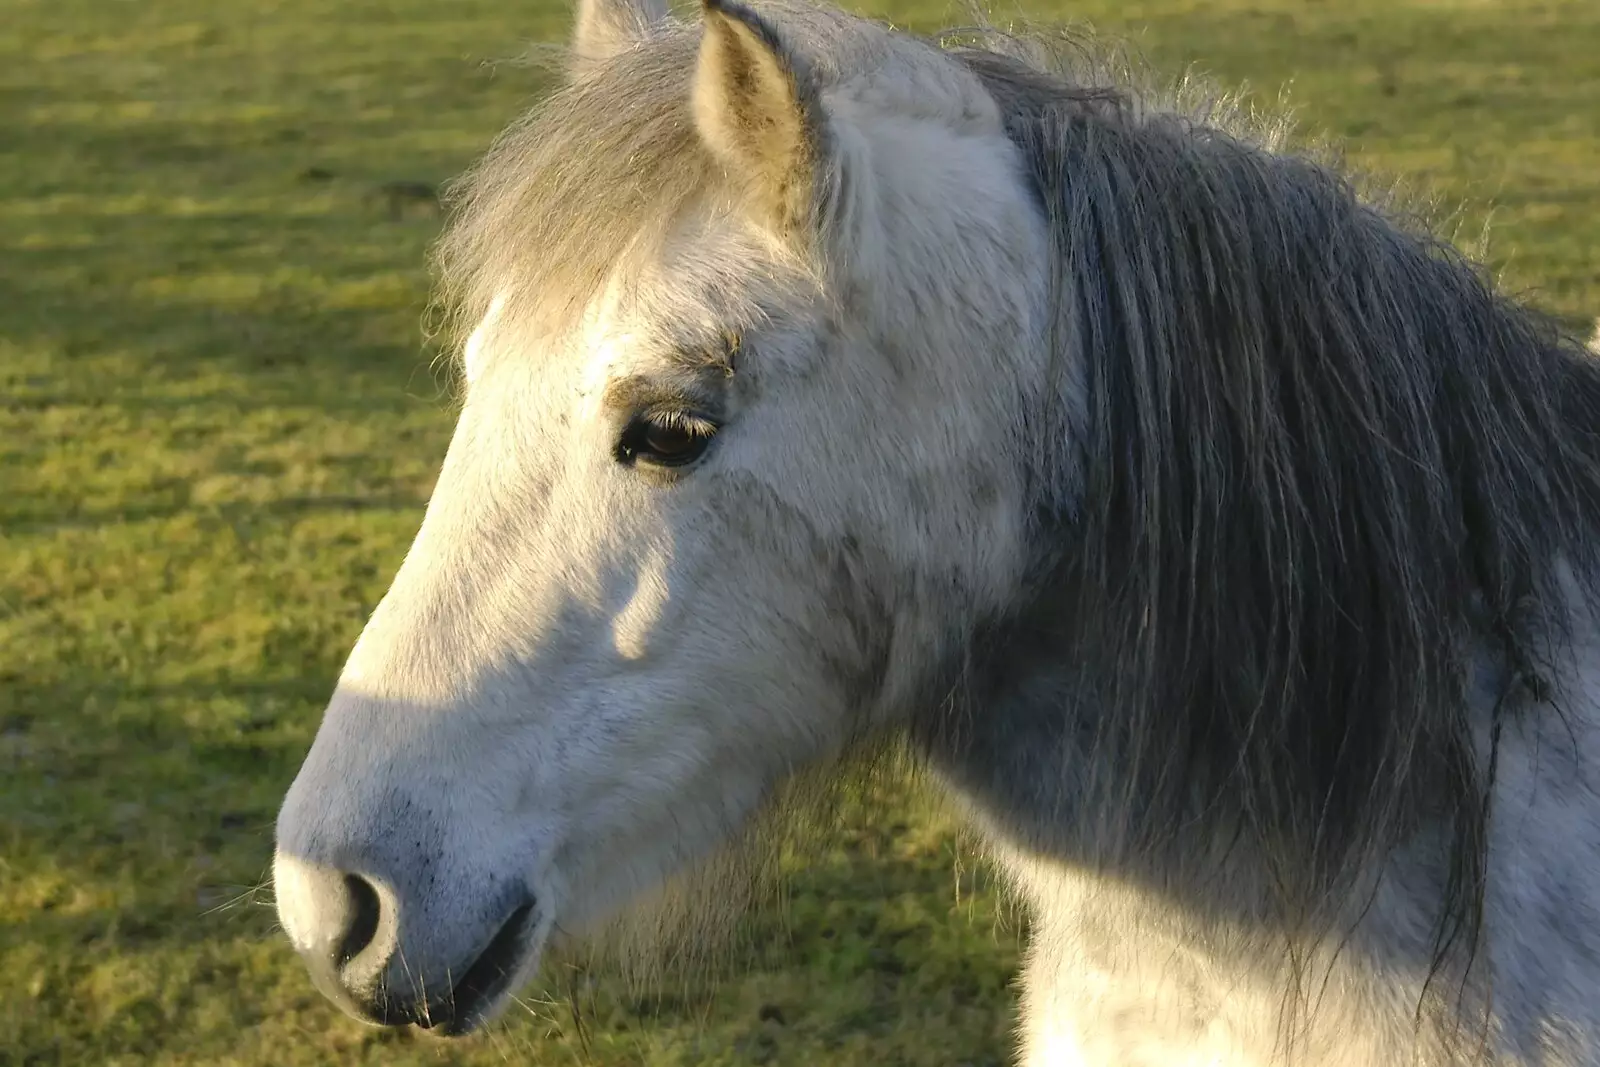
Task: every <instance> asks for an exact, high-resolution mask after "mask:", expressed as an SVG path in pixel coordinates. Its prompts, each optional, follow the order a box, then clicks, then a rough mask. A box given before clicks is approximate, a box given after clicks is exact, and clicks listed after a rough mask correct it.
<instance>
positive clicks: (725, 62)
mask: <svg viewBox="0 0 1600 1067" xmlns="http://www.w3.org/2000/svg"><path fill="white" fill-rule="evenodd" d="M702 5H703V8H704V12H705V33H704V35H703V36H702V38H701V40H700V61H699V66H698V69H697V70H696V72H695V79H694V120H695V125H696V127H697V128H698V130H699V133H700V138H701V140H702V141H704V142H705V144H706V147H708V148H709V149H710V150H711V153H712V155H714V156H716V157H717V159H719V160H720V161H721V162H722V164H723V165H724V166H725V167H727V169H728V171H729V172H730V173H731V174H732V175H733V176H734V178H735V179H736V180H738V181H740V182H742V183H743V184H744V185H745V187H746V188H747V190H748V191H749V193H750V194H751V196H752V198H753V200H754V202H755V206H756V208H757V210H758V212H760V213H761V214H762V215H764V216H765V218H764V220H763V221H766V222H768V223H771V224H772V225H774V226H775V227H776V228H777V229H779V230H780V231H789V230H792V229H794V228H796V227H799V226H802V225H804V224H805V223H806V222H807V221H809V220H810V218H811V203H812V198H813V195H814V191H815V185H816V173H817V159H818V157H819V156H820V155H821V149H822V138H823V127H822V109H821V106H820V103H819V102H818V100H817V92H816V89H815V87H814V86H813V84H812V82H811V80H810V77H809V76H808V73H807V71H806V69H805V66H804V64H803V63H802V62H801V61H800V60H799V57H797V56H796V55H795V54H794V53H793V52H791V51H790V50H789V48H788V46H787V45H786V44H785V43H784V41H783V39H782V37H780V36H779V34H778V32H777V30H776V29H775V28H774V27H773V26H772V25H771V24H770V23H768V22H767V21H766V20H765V19H763V18H762V17H761V16H760V15H757V14H756V13H755V12H754V11H752V10H750V9H749V8H747V7H745V6H744V5H743V4H741V3H739V0H702Z"/></svg>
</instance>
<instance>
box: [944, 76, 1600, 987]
mask: <svg viewBox="0 0 1600 1067" xmlns="http://www.w3.org/2000/svg"><path fill="white" fill-rule="evenodd" d="M957 54H958V56H959V58H961V59H962V60H963V61H964V62H966V64H967V65H968V66H969V67H970V68H971V69H972V70H973V71H974V72H975V73H976V74H977V75H978V76H979V77H980V78H981V79H982V80H983V82H984V84H985V85H986V86H987V87H988V88H989V89H990V92H991V94H992V95H993V96H994V98H995V99H996V100H997V101H998V102H1000V103H1001V105H1002V107H1003V108H1004V110H1005V112H1006V115H1007V126H1008V130H1009V133H1010V136H1011V138H1012V139H1013V141H1014V142H1015V143H1016V144H1017V145H1018V146H1019V148H1020V149H1021V150H1022V152H1023V155H1024V157H1025V159H1026V161H1027V165H1028V168H1029V176H1030V179H1031V181H1032V184H1033V187H1034V192H1035V193H1036V195H1037V196H1038V198H1039V202H1040V204H1041V206H1042V208H1043V209H1044V211H1045V213H1046V215H1047V216H1048V218H1049V220H1050V225H1051V233H1052V236H1053V238H1054V241H1055V245H1056V248H1057V250H1058V252H1059V257H1060V259H1059V273H1058V276H1057V289H1056V292H1057V314H1058V321H1057V323H1056V331H1057V344H1058V354H1059V357H1060V360H1059V361H1060V363H1061V365H1062V366H1067V367H1078V368H1084V370H1085V371H1086V373H1087V385H1086V387H1085V390H1084V392H1085V395H1086V396H1087V398H1088V404H1089V409H1088V411H1087V413H1086V415H1085V416H1084V418H1083V424H1082V425H1081V427H1079V428H1078V431H1077V433H1075V434H1070V435H1069V434H1068V433H1066V432H1065V430H1064V429H1063V428H1062V427H1061V426H1060V425H1059V423H1057V424H1054V425H1051V431H1050V432H1051V437H1050V439H1051V440H1068V439H1070V440H1072V441H1074V447H1075V448H1076V449H1077V453H1076V454H1075V455H1073V456H1072V457H1070V462H1068V463H1065V464H1063V463H1061V462H1059V458H1056V459H1055V462H1051V463H1047V464H1042V465H1041V466H1040V470H1039V471H1038V472H1037V477H1036V484H1037V497H1038V498H1037V507H1038V509H1039V513H1040V515H1041V529H1042V530H1045V531H1048V534H1047V535H1046V536H1045V537H1044V538H1043V539H1042V542H1041V554H1040V560H1039V572H1038V585H1039V588H1040V590H1041V592H1040V599H1039V600H1038V601H1037V602H1035V603H1034V604H1032V605H1028V606H1026V607H1024V608H1022V609H1021V610H1019V612H1018V614H1017V616H1016V617H1015V618H1013V619H1008V620H997V621H996V622H995V624H994V626H993V633H992V634H991V635H990V641H991V647H992V651H991V652H990V653H989V657H990V659H989V663H988V664H987V666H988V670H989V674H988V676H987V679H986V677H985V674H984V666H985V665H984V664H983V662H982V658H981V655H980V657H979V659H978V660H977V661H976V663H975V665H974V668H972V669H969V671H968V678H969V685H970V686H972V687H973V691H974V693H975V694H978V695H979V697H980V700H981V705H982V706H983V707H986V708H990V709H992V708H995V707H1003V708H1010V709H1014V711H1013V712H1012V714H1014V715H1016V716H1017V717H1018V721H1015V722H1011V723H1007V724H1005V725H1003V726H995V725H988V726H976V727H975V726H974V725H973V724H972V723H971V722H966V723H962V722H952V721H950V720H949V719H945V720H943V721H941V722H939V723H937V724H934V725H933V726H932V727H931V729H930V735H931V736H933V737H938V738H941V740H940V741H939V742H937V743H936V745H935V747H936V749H937V750H939V751H943V752H946V753H950V752H953V751H959V749H960V746H961V745H962V744H971V743H972V742H974V741H975V740H978V739H979V738H981V737H982V736H983V735H984V734H985V733H990V734H992V733H993V731H995V730H996V729H1000V730H1013V731H1019V732H1021V733H1023V734H1032V733H1035V732H1037V731H1039V729H1040V728H1039V726H1038V725H1037V724H1035V723H1030V722H1029V721H1028V720H1029V719H1030V718H1037V717H1039V716H1041V715H1042V716H1044V717H1045V719H1046V721H1047V722H1049V723H1054V724H1057V726H1056V728H1055V729H1053V730H1052V729H1048V728H1046V729H1044V730H1043V733H1044V734H1046V735H1050V736H1051V737H1052V740H1053V741H1058V739H1059V735H1060V734H1061V732H1062V729H1066V728H1070V730H1072V731H1074V732H1076V734H1077V735H1078V739H1077V741H1076V742H1075V744H1076V745H1078V746H1080V747H1081V748H1082V750H1083V751H1081V752H1080V756H1081V758H1082V761H1083V763H1084V764H1085V765H1086V766H1098V767H1103V768H1109V769H1110V770H1109V771H1108V773H1106V774H1104V775H1102V776H1100V777H1099V778H1098V779H1097V780H1092V781H1085V780H1082V779H1079V780H1074V781H1064V780H1062V779H1061V776H1060V775H1057V776H1056V777H1055V781H1057V782H1059V786H1058V787H1057V788H1056V789H1054V790H1050V789H1046V790H1045V791H1043V792H1042V793H1035V794H1034V795H1031V796H1022V795H1016V794H1014V795H1012V796H1010V797H1009V798H1008V799H1009V803H1010V804H1011V805H1012V807H1011V809H1010V810H1015V811H1035V812H1039V811H1047V812H1049V813H1050V819H1051V829H1050V830H1049V831H1047V832H1046V833H1044V834H1043V835H1042V836H1043V837H1045V838H1046V840H1038V841H1037V842H1036V843H1037V844H1039V845H1041V846H1043V847H1046V848H1049V849H1050V850H1051V851H1054V852H1056V853H1057V854H1060V853H1062V852H1066V853H1068V854H1070V855H1071V857H1072V858H1073V859H1076V860H1079V861H1084V862H1090V863H1093V864H1095V865H1097V866H1104V867H1105V868H1107V869H1110V870H1115V871H1119V872H1122V873H1124V874H1128V873H1130V872H1131V873H1133V874H1134V875H1135V876H1136V877H1138V876H1148V877H1151V878H1160V879H1161V880H1162V881H1164V882H1174V881H1179V882H1181V881H1183V880H1184V878H1185V876H1184V874H1183V873H1181V872H1183V871H1184V866H1185V865H1184V863H1183V856H1184V855H1185V853H1186V852H1190V851H1192V849H1191V847H1190V840H1191V839H1192V835H1193V833H1194V829H1195V827H1196V826H1197V825H1201V824H1206V825H1210V826H1221V827H1227V828H1231V832H1232V833H1233V834H1234V835H1235V837H1236V841H1237V843H1238V847H1239V848H1240V849H1242V850H1245V851H1247V852H1248V853H1249V854H1250V855H1252V856H1253V857H1255V859H1256V860H1257V861H1259V862H1260V863H1262V864H1264V865H1265V868H1266V870H1267V873H1268V877H1269V879H1270V881H1271V883H1272V890H1271V893H1270V897H1271V900H1272V904H1273V905H1274V906H1275V910H1276V912H1277V914H1276V916H1275V917H1276V918H1278V919H1280V920H1283V921H1285V922H1287V923H1290V924H1296V925H1299V924H1305V923H1316V922H1326V921H1329V920H1330V918H1331V916H1330V912H1329V908H1328V905H1329V904H1330V903H1332V904H1336V903H1337V902H1339V901H1340V900H1341V898H1342V897H1343V896H1345V895H1347V894H1348V893H1350V892H1352V891H1354V890H1355V889H1357V888H1358V881H1357V879H1358V877H1359V876H1361V875H1362V874H1363V873H1364V872H1370V871H1371V870H1372V869H1373V864H1374V862H1375V861H1376V860H1378V858H1379V857H1382V856H1384V855H1385V854H1387V853H1388V852H1389V851H1390V850H1391V849H1393V848H1394V847H1396V846H1398V845H1399V844H1400V843H1401V842H1402V841H1404V840H1406V839H1408V838H1409V837H1410V836H1411V835H1413V834H1415V833H1416V832H1417V831H1418V830H1420V829H1421V828H1423V827H1425V826H1427V825H1428V824H1429V823H1439V822H1442V824H1443V826H1444V827H1445V828H1446V835H1447V841H1446V851H1447V856H1448V860H1447V872H1448V873H1447V881H1446V884H1445V885H1444V886H1443V887H1442V894H1441V895H1442V898H1443V899H1442V901H1441V905H1440V910H1439V913H1438V915H1437V916H1436V919H1437V929H1436V941H1435V945H1436V951H1437V955H1436V960H1435V963H1436V965H1437V964H1438V963H1439V962H1441V961H1442V960H1443V959H1444V958H1445V955H1446V954H1447V952H1448V951H1449V949H1450V948H1451V947H1452V945H1455V944H1457V942H1459V945H1460V947H1462V948H1463V949H1464V950H1465V952H1466V953H1467V955H1469V956H1470V953H1471V951H1472V949H1473V947H1474V946H1475V944H1476V940H1477V936H1478V933H1479V929H1478V926H1479V921H1480V917H1481V913H1482V906H1483V895H1484V889H1485V878H1486V834H1487V824H1488V820H1489V819H1490V817H1491V814H1492V813H1491V811H1490V803H1489V797H1490V792H1491V787H1492V784H1493V780H1494V774H1495V765H1496V754H1497V750H1498V743H1499V735H1500V729H1501V724H1502V721H1503V720H1504V718H1505V717H1506V716H1510V715H1550V714H1559V713H1560V712H1559V709H1558V708H1555V707H1553V706H1552V705H1551V704H1550V703H1548V702H1546V701H1545V700H1543V699H1532V700H1530V699H1526V698H1528V697H1529V696H1532V697H1535V698H1547V697H1549V696H1550V695H1551V694H1550V690H1549V686H1548V679H1549V677H1550V676H1551V675H1552V674H1553V673H1554V669H1553V661H1554V659H1555V658H1556V657H1557V656H1558V655H1559V654H1560V652H1559V650H1560V649H1561V648H1562V647H1564V642H1565V640H1566V638H1567V636H1568V635H1567V633H1566V628H1567V624H1568V620H1569V618H1570V615H1569V612H1570V610H1571V597H1572V594H1573V591H1574V590H1573V588H1572V587H1571V584H1570V582H1569V580H1568V579H1569V577H1575V578H1576V579H1577V586H1578V590H1577V591H1578V592H1579V593H1580V594H1581V595H1582V596H1585V597H1589V596H1592V594H1593V592H1594V585H1593V576H1594V575H1595V574H1596V567H1595V564H1596V559H1595V547H1594V546H1595V545H1596V544H1597V543H1600V541H1597V535H1600V529H1597V520H1600V438H1597V436H1596V433H1595V431H1596V428H1600V372H1597V370H1596V365H1595V363H1594V361H1593V360H1592V359H1591V358H1589V357H1588V356H1587V355H1586V353H1585V352H1584V350H1583V348H1582V346H1581V345H1580V343H1579V342H1578V341H1577V340H1576V339H1575V338H1574V337H1571V336H1569V335H1567V334H1566V333H1564V332H1563V331H1562V330H1561V329H1560V328H1559V327H1558V326H1557V325H1556V324H1555V323H1553V322H1552V321H1550V320H1547V319H1545V318H1543V317H1541V316H1539V315H1537V314H1536V313H1534V312H1532V311H1530V310H1529V309H1527V308H1525V307H1522V306H1519V305H1518V304H1516V303H1514V302H1512V301H1510V300H1508V299H1506V298H1504V297H1501V296H1498V295H1496V294H1495V292H1494V291H1493V289H1492V287H1491V285H1490V284H1489V282H1488V281H1487V280H1486V279H1485V277H1484V275H1483V272H1482V271H1481V269H1479V268H1478V267H1476V266H1474V265H1473V264H1470V263H1468V262H1466V261H1465V260H1464V259H1463V258H1462V257H1461V256H1460V255H1459V254H1458V253H1456V252H1455V251H1453V250H1452V249H1451V248H1449V247H1448V246H1446V245H1445V244H1443V243H1441V242H1440V241H1437V240H1435V239H1434V238H1432V237H1430V236H1429V235H1428V234H1426V232H1419V231H1418V230H1416V229H1415V228H1414V225H1413V224H1412V223H1411V221H1410V220H1408V219H1406V218H1405V217H1404V216H1401V215H1400V214H1398V212H1395V211H1386V210H1385V208H1384V207H1383V206H1382V205H1381V204H1374V203H1371V202H1366V201H1364V200H1363V199H1362V198H1361V197H1360V196H1358V194H1357V192H1356V190H1355V188H1354V187H1353V185H1352V183H1351V182H1350V181H1349V180H1347V179H1346V178H1345V177H1343V176H1342V175H1341V174H1340V172H1339V171H1338V170H1337V169H1336V168H1334V167H1333V166H1331V165H1329V164H1325V163H1323V162H1320V161H1318V160H1316V159H1314V158H1312V157H1311V156H1309V155H1301V154H1295V153H1292V152H1288V151H1274V150H1272V149H1276V148H1279V145H1278V143H1277V142H1278V141H1279V139H1280V136H1281V131H1280V130H1278V129H1276V128H1268V129H1267V130H1266V131H1264V133H1263V134H1261V135H1258V136H1257V137H1255V138H1251V137H1250V136H1248V135H1240V134H1239V133H1237V132H1231V131H1230V130H1228V129H1225V128H1221V127H1219V125H1215V124H1210V123H1208V122H1206V121H1204V116H1198V117H1197V116H1195V115H1192V114H1184V113H1181V112H1172V111H1161V110H1157V109H1152V108H1151V107H1150V106H1149V102H1148V100H1147V99H1140V98H1139V97H1138V95H1137V93H1136V90H1130V89H1128V88H1126V87H1122V86H1117V85H1106V86H1100V87H1093V86H1091V87H1088V88H1089V89H1092V90H1097V91H1092V92H1091V91H1086V87H1085V86H1083V85H1081V84H1075V83H1074V82H1072V81H1071V80H1068V79H1066V78H1063V77H1061V76H1059V75H1058V74H1056V73H1053V72H1051V71H1049V70H1044V69H1040V68H1039V67H1038V66H1036V65H1033V64H1030V63H1028V62H1026V61H1024V60H1022V59H1018V58H1016V57H1014V56H1008V55H1003V54H997V53H996V52H994V51H989V50H981V49H980V50H967V51H963V52H960V53H957ZM1235 126H1236V128H1237V125H1236V124H1235ZM1041 421H1045V420H1041ZM1067 470H1070V471H1072V472H1075V473H1074V474H1073V475H1072V476H1071V477H1064V476H1063V475H1062V473H1061V472H1063V471H1067ZM1041 648H1043V649H1048V653H1047V654H1048V655H1049V656H1053V657H1056V658H1057V659H1058V660H1059V661H1061V662H1067V663H1071V664H1074V665H1075V666H1076V671H1075V676H1074V678H1073V684H1072V685H1071V686H1070V687H1069V688H1068V689H1067V690H1065V691H1063V692H1057V693H1053V694H1050V695H1048V696H1046V697H1043V698H1041V696H1040V695H1039V694H1026V695H1016V694H1011V696H1012V697H1013V699H1010V700H1009V701H1008V699H1007V694H1005V692H1004V690H1005V687H1006V684H1007V683H1006V682H1004V681H1002V679H1014V678H1017V677H1026V676H1027V672H1026V671H1023V670H1019V669H1018V668H1019V663H1020V662H1023V661H1025V660H1026V659H1027V658H1028V657H1030V656H1033V655H1035V654H1036V652H1037V650H1039V649H1041ZM1485 656H1487V657H1488V661H1489V664H1490V667H1489V668H1488V673H1489V677H1488V678H1487V681H1488V684H1489V685H1490V686H1491V688H1492V690H1493V693H1492V699H1493V713H1492V725H1491V728H1490V731H1489V736H1488V737H1487V738H1481V737H1478V736H1475V734H1474V731H1473V728H1472V724H1471V723H1470V722H1469V718H1468V716H1469V713H1470V709H1471V707H1472V701H1471V700H1470V699H1469V697H1470V696H1471V695H1472V694H1471V693H1470V692H1469V690H1470V688H1471V687H1472V686H1473V685H1474V684H1475V683H1477V682H1480V681H1483V680H1484V666H1483V662H1482V661H1483V658H1484V657H1485ZM994 685H998V686H999V690H998V691H997V690H996V689H995V688H992V686H994ZM974 714H975V715H978V714H990V715H993V714H994V712H993V711H992V710H991V711H988V712H986V713H983V712H974ZM1061 724H1071V725H1070V727H1064V726H1063V725H1061ZM958 737H959V738H960V739H961V740H960V742H959V743H957V744H955V746H954V747H952V742H955V740H956V738H958ZM1039 741H1040V738H1038V737H1035V738H1032V740H1031V741H1030V745H1034V744H1037V743H1038V742H1039ZM1001 747H1006V746H1005V745H1004V743H1003V742H1002V743H1001ZM1011 747H1012V749H1013V751H1020V750H1021V748H1019V747H1018V746H1011ZM1034 750H1035V751H1038V750H1048V745H1045V746H1043V748H1042V749H1040V748H1035V749H1034ZM989 755H991V756H994V757H995V759H996V763H997V764H998V765H1000V766H1005V763H1006V759H1005V757H1004V755H1002V754H1001V753H999V752H994V753H989ZM957 758H958V760H959V762H960V763H962V764H963V765H966V766H971V765H973V764H974V763H976V762H980V761H981V758H980V760H973V759H972V758H970V757H957ZM1020 771H1021V769H1020V768H1018V767H1015V766H1009V767H1006V768H1005V772H1004V773H1005V776H1006V779H1007V781H1009V782H1012V783H1028V782H1037V781H1039V779H1038V778H1037V777H1035V776H1034V775H1030V774H1026V773H1020ZM1106 812H1117V813H1123V816H1124V817H1123V819H1122V820H1121V821H1120V822H1119V823H1118V824H1117V825H1112V826H1107V825H1105V813H1106ZM1036 836H1040V835H1036ZM1213 858H1214V857H1213ZM1188 873H1189V874H1190V875H1193V876H1195V879H1198V880H1194V879H1191V880H1190V881H1189V884H1190V885H1199V884H1203V881H1204V879H1203V876H1202V872H1200V871H1192V872H1188ZM1175 875H1176V877H1175ZM1369 884H1370V883H1369ZM1180 895H1184V896H1189V897H1193V896H1194V895H1195V892H1194V891H1193V890H1188V891H1185V892H1182V893H1180ZM1211 903H1212V905H1213V906H1214V904H1215V902H1214V901H1213V902H1211ZM1202 906H1203V904H1202Z"/></svg>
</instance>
